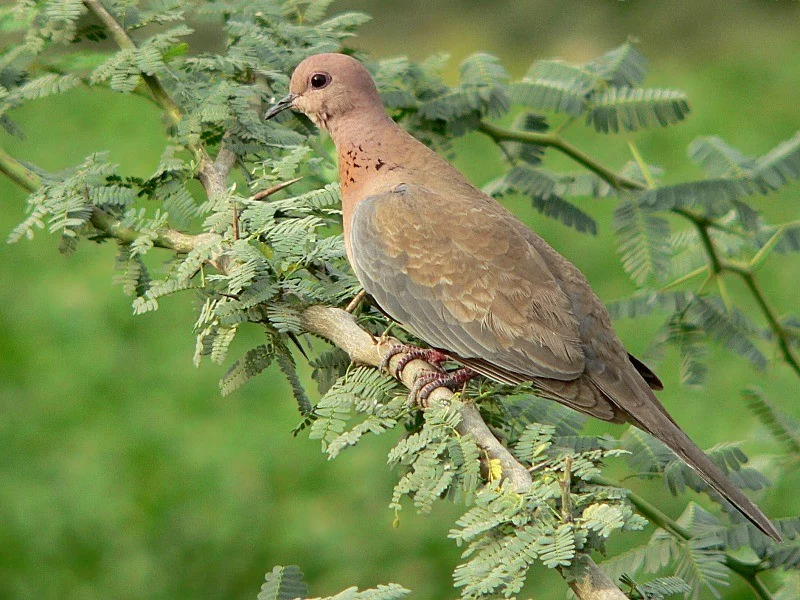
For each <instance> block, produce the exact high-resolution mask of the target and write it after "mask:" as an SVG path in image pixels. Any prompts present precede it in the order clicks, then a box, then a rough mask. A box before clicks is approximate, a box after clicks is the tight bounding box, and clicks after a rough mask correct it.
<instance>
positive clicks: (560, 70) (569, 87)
mask: <svg viewBox="0 0 800 600" xmlns="http://www.w3.org/2000/svg"><path fill="white" fill-rule="evenodd" d="M599 82H600V78H599V77H598V76H597V75H596V74H594V73H592V72H591V71H589V70H587V69H584V68H581V67H578V66H575V65H570V64H567V63H565V62H563V61H559V60H543V61H537V62H535V63H534V64H533V66H532V67H531V68H530V70H529V71H528V73H527V74H526V75H525V77H524V78H523V79H522V81H520V82H516V83H512V84H511V86H510V90H511V99H512V101H513V102H514V103H515V104H523V105H525V106H530V107H532V108H537V109H539V110H544V111H549V112H562V113H567V114H569V115H572V116H578V115H580V114H582V113H583V112H584V110H585V108H586V98H587V96H588V95H589V94H590V93H591V92H592V90H594V89H595V88H596V87H597V85H598V83H599Z"/></svg>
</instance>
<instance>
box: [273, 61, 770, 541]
mask: <svg viewBox="0 0 800 600" xmlns="http://www.w3.org/2000/svg"><path fill="white" fill-rule="evenodd" d="M286 109H292V110H294V111H298V112H301V113H303V114H305V115H306V116H307V117H309V118H310V119H311V120H312V121H313V122H314V123H315V124H316V125H317V126H318V127H320V128H321V129H324V130H326V131H327V132H328V133H329V134H330V136H331V138H332V139H333V142H334V144H335V146H336V152H337V154H338V171H339V179H340V186H341V195H342V219H343V234H344V244H345V250H346V253H347V257H348V260H349V262H350V264H351V265H352V267H353V270H354V272H355V274H356V276H357V277H358V279H359V281H360V283H361V284H362V286H363V288H364V290H365V291H366V292H367V293H368V294H369V295H370V296H371V297H372V298H373V299H374V301H375V302H376V303H377V305H378V307H379V309H380V310H381V311H382V312H384V313H385V314H387V315H388V316H390V317H391V318H392V319H393V320H394V321H396V322H397V323H399V324H400V325H402V326H403V327H404V328H405V329H406V330H408V331H409V332H411V333H412V334H414V335H415V336H416V337H418V338H420V339H421V340H423V341H424V342H426V343H427V344H428V345H429V346H430V347H431V349H433V351H434V352H436V353H438V354H439V360H441V357H447V358H448V359H450V360H453V361H454V362H456V363H458V364H460V365H462V366H463V367H464V368H465V369H469V370H470V371H471V372H475V373H478V374H480V375H483V376H485V377H488V378H489V379H491V380H494V381H498V382H503V383H509V384H523V383H530V384H531V385H533V387H534V389H535V390H536V391H537V394H539V395H541V396H543V397H545V398H548V399H551V400H555V401H557V402H560V403H562V404H564V405H566V406H568V407H570V408H572V409H574V410H577V411H579V412H581V413H584V414H587V415H590V416H592V417H595V418H598V419H601V420H604V421H609V422H613V423H623V422H627V423H631V424H633V425H634V426H636V427H638V428H639V429H641V430H643V431H645V432H647V433H649V434H650V435H652V436H654V437H656V438H657V439H659V440H660V441H661V442H663V443H664V444H666V445H667V446H668V447H669V448H670V449H671V450H672V451H673V452H674V453H675V454H676V455H677V456H678V457H680V458H681V459H682V460H683V461H684V462H685V463H686V464H688V465H689V466H690V467H691V468H693V469H694V470H695V471H696V472H697V473H698V474H699V475H700V476H701V477H702V478H703V479H704V480H705V481H706V482H707V483H708V484H709V486H710V487H712V488H713V489H714V490H716V492H718V493H719V494H720V495H721V496H722V497H724V498H725V499H726V500H727V501H728V502H729V503H730V504H732V505H733V506H734V507H736V509H737V510H738V511H739V512H741V514H742V515H743V516H744V517H746V518H747V519H748V520H749V521H750V522H751V523H753V525H755V526H756V527H757V528H758V529H759V530H760V531H762V532H763V533H765V534H766V535H768V536H770V537H772V538H773V539H775V540H777V541H780V540H781V536H780V533H779V532H778V530H777V529H776V527H775V526H774V525H773V524H772V523H771V522H770V520H769V519H768V518H767V517H766V516H765V515H764V513H763V512H762V511H761V510H760V509H759V508H758V507H757V506H756V505H755V504H754V503H753V502H752V501H750V500H749V499H748V498H747V497H746V496H745V495H744V494H743V493H742V492H741V490H739V489H738V488H737V487H736V486H735V485H734V484H733V483H732V482H731V481H730V480H729V479H728V478H727V477H726V476H725V474H724V473H723V472H722V471H721V470H720V468H719V467H717V465H715V464H714V462H713V461H711V460H710V459H709V458H708V456H706V454H704V453H703V451H702V450H700V448H698V447H697V445H696V444H695V443H694V442H693V441H692V440H691V439H690V438H689V437H688V436H687V435H686V434H685V433H684V432H683V430H682V429H681V428H680V426H679V425H678V424H677V423H676V422H675V420H674V419H673V418H672V417H671V416H670V415H669V413H668V412H667V410H666V409H665V408H664V406H663V405H662V404H661V402H660V401H659V400H658V398H657V397H656V396H655V394H654V393H653V389H656V390H658V389H661V387H662V386H661V382H660V381H659V379H658V377H656V376H655V375H654V374H653V373H652V371H650V370H649V369H648V368H647V367H646V366H645V365H644V364H643V363H642V362H641V361H639V360H638V359H636V358H634V357H633V356H631V355H629V354H628V352H627V351H626V350H625V347H624V346H623V344H622V342H621V340H620V339H619V337H618V336H617V334H616V332H615V331H614V329H613V326H612V324H611V318H610V316H609V313H608V310H607V309H606V307H605V306H604V305H603V303H602V302H601V300H600V299H599V298H598V296H597V295H596V294H595V293H594V291H593V290H592V288H591V286H590V284H589V282H588V281H587V279H586V277H584V275H583V274H582V273H581V272H580V271H579V270H578V268H577V267H575V266H574V265H573V264H572V263H571V262H570V261H569V260H567V259H566V258H564V257H563V256H562V255H561V254H559V253H558V252H557V251H556V250H555V249H553V248H552V247H551V246H550V245H549V244H548V243H547V242H546V241H545V240H544V239H542V238H541V237H540V236H538V235H537V234H536V233H534V232H533V231H532V230H531V229H530V228H529V227H528V226H527V225H525V224H524V223H522V222H521V221H520V220H518V219H517V218H516V217H515V216H514V215H513V214H512V213H511V212H510V211H508V210H507V209H506V208H505V207H503V206H502V205H501V204H500V203H499V202H498V201H497V200H495V199H494V198H492V197H491V196H489V195H487V194H485V193H484V192H482V191H481V190H479V189H478V188H476V187H475V186H474V185H473V184H472V183H470V181H469V180H468V179H467V178H466V177H465V176H464V175H463V174H462V173H461V172H460V171H458V170H457V169H456V168H455V167H454V166H452V165H451V164H450V163H449V162H447V161H446V160H445V159H444V158H442V157H441V156H439V155H438V154H437V153H436V152H435V151H434V150H432V149H431V148H429V147H428V146H426V145H425V144H423V143H422V142H420V141H418V140H417V139H415V138H414V137H413V136H412V135H411V134H409V133H408V132H406V131H405V130H404V129H403V128H402V127H400V126H399V125H398V124H397V123H395V122H394V121H393V120H392V119H391V118H390V116H389V115H388V114H387V112H386V109H385V108H384V106H383V103H382V102H381V99H380V96H379V94H378V90H377V87H376V84H375V82H374V80H373V78H372V76H371V75H370V73H369V71H368V70H367V69H366V67H364V66H363V65H362V64H361V63H360V62H359V61H357V60H356V59H354V58H352V57H350V56H347V55H345V54H337V53H326V54H317V55H313V56H310V57H308V58H306V59H305V60H303V61H302V62H301V63H300V64H299V65H297V67H296V68H295V70H294V72H293V74H292V77H291V80H290V84H289V94H288V95H287V96H286V97H285V98H282V99H281V100H279V101H277V102H274V104H273V105H272V106H271V108H269V109H268V110H267V112H266V114H265V118H267V119H271V118H273V117H275V116H276V115H277V114H279V113H280V112H282V111H284V110H286ZM417 356H419V354H417ZM461 373H462V374H463V373H467V371H465V370H464V369H462V370H461ZM468 376H469V375H466V377H468ZM466 377H463V376H462V379H461V380H463V379H464V378H466ZM441 381H442V380H441V379H439V380H433V381H432V383H431V385H434V386H436V385H438V384H439V383H441ZM450 382H451V383H452V382H453V378H452V377H451V378H450Z"/></svg>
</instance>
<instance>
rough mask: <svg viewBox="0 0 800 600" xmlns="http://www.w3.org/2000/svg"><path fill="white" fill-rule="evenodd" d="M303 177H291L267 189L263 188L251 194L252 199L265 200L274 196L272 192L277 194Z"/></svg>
mask: <svg viewBox="0 0 800 600" xmlns="http://www.w3.org/2000/svg"><path fill="white" fill-rule="evenodd" d="M301 179H302V177H295V178H294V179H289V180H288V181H282V182H280V183H278V184H276V185H273V186H272V187H269V188H267V189H265V190H261V191H260V192H256V193H255V194H253V195H252V196H250V200H263V199H264V198H268V197H269V196H272V194H276V193H278V192H280V191H281V190H282V189H284V188H287V187H289V186H290V185H293V184H295V183H297V182H298V181H300V180H301Z"/></svg>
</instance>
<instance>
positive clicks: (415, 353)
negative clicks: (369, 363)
mask: <svg viewBox="0 0 800 600" xmlns="http://www.w3.org/2000/svg"><path fill="white" fill-rule="evenodd" d="M401 353H404V355H403V356H402V357H401V358H400V360H399V361H398V362H397V368H396V369H395V371H396V373H397V377H400V376H401V375H402V374H403V369H405V367H406V365H407V364H408V363H410V362H411V361H412V360H416V359H418V358H419V359H422V360H424V361H425V362H427V363H430V364H431V365H433V366H434V367H436V368H438V369H439V370H440V371H441V372H442V373H444V369H442V367H441V364H442V363H443V362H444V361H446V360H447V355H446V354H443V353H442V352H439V351H438V350H433V349H429V348H418V347H417V346H410V345H408V344H395V345H394V346H392V347H391V348H389V351H388V352H387V353H386V356H384V357H383V359H382V360H381V364H380V366H379V368H380V370H381V371H386V372H388V371H389V363H390V362H391V360H392V358H394V357H395V356H396V355H398V354H401Z"/></svg>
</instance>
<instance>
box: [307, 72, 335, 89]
mask: <svg viewBox="0 0 800 600" xmlns="http://www.w3.org/2000/svg"><path fill="white" fill-rule="evenodd" d="M330 82H331V76H330V75H328V74H327V73H314V74H313V75H312V76H311V87H312V88H314V89H315V90H320V89H322V88H324V87H325V86H326V85H328V84H329V83H330Z"/></svg>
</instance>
